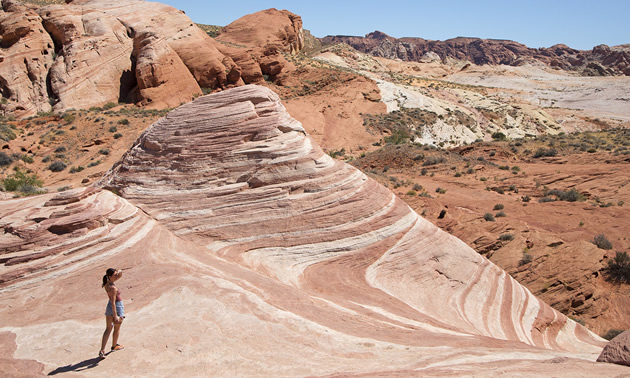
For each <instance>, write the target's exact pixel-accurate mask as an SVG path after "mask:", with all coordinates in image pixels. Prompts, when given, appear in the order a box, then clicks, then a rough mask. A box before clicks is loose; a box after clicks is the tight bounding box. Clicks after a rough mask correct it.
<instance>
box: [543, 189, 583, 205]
mask: <svg viewBox="0 0 630 378" xmlns="http://www.w3.org/2000/svg"><path fill="white" fill-rule="evenodd" d="M545 196H555V197H556V200H557V201H568V202H577V201H584V199H585V198H584V196H583V195H582V194H580V192H578V191H577V190H575V188H571V189H570V190H568V191H566V192H565V191H563V190H560V189H552V190H547V191H546V192H545Z"/></svg>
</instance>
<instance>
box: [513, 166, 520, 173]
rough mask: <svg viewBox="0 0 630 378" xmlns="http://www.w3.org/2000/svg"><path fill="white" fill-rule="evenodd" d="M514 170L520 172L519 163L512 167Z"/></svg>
mask: <svg viewBox="0 0 630 378" xmlns="http://www.w3.org/2000/svg"><path fill="white" fill-rule="evenodd" d="M512 171H513V172H520V171H521V168H520V167H519V166H518V165H515V166H513V167H512Z"/></svg>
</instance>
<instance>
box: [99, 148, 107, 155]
mask: <svg viewBox="0 0 630 378" xmlns="http://www.w3.org/2000/svg"><path fill="white" fill-rule="evenodd" d="M98 153H99V154H101V155H109V150H108V149H107V148H102V149H100V150H99V151H98Z"/></svg>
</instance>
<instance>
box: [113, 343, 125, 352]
mask: <svg viewBox="0 0 630 378" xmlns="http://www.w3.org/2000/svg"><path fill="white" fill-rule="evenodd" d="M123 349H125V346H124V345H120V344H116V345H114V346H113V347H112V352H114V351H117V350H123Z"/></svg>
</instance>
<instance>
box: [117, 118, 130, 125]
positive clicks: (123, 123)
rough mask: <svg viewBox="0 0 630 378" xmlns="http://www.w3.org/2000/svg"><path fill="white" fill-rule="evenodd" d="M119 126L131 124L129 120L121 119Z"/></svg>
mask: <svg viewBox="0 0 630 378" xmlns="http://www.w3.org/2000/svg"><path fill="white" fill-rule="evenodd" d="M118 124H119V125H128V124H129V120H128V119H127V118H123V119H119V120H118Z"/></svg>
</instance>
